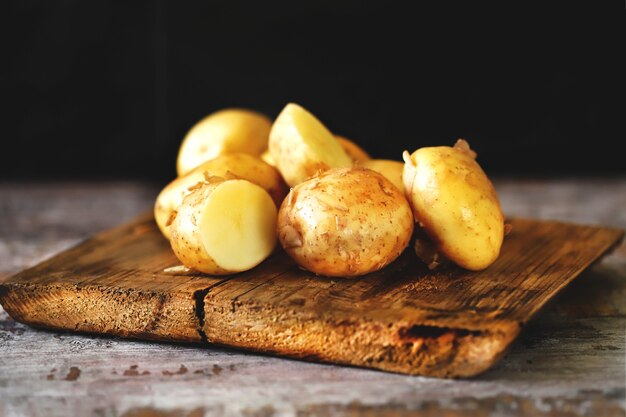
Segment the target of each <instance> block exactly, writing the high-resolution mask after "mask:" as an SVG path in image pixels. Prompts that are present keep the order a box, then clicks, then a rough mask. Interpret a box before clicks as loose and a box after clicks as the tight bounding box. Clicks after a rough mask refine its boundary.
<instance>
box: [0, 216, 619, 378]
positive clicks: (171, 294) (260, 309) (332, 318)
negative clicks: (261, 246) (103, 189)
mask: <svg viewBox="0 0 626 417" xmlns="http://www.w3.org/2000/svg"><path fill="white" fill-rule="evenodd" d="M511 223H512V225H513V232H512V233H511V234H510V235H509V236H507V238H506V240H505V243H504V246H503V248H502V253H501V256H500V258H499V259H498V260H497V261H496V263H495V264H494V265H492V266H491V267H490V268H488V269H487V270H485V271H482V272H469V271H464V270H461V269H459V268H456V267H454V266H452V265H448V266H443V267H441V268H439V269H437V270H436V271H429V270H428V269H427V268H425V267H424V266H423V265H422V264H421V263H420V262H419V261H417V260H416V259H415V257H414V256H413V255H412V254H411V253H410V251H407V252H406V253H405V254H404V255H403V256H402V257H401V258H400V259H398V260H397V261H396V262H394V263H393V264H392V265H390V266H389V267H387V268H385V269H384V270H382V271H380V272H378V273H374V274H370V275H368V276H365V277H362V278H360V279H351V280H343V279H337V278H333V279H331V278H323V277H316V276H314V275H312V274H310V273H307V272H305V271H302V270H301V269H299V268H298V267H297V265H295V264H294V263H293V262H292V261H291V260H290V259H289V258H288V257H286V256H285V255H284V254H283V253H282V252H280V251H278V252H277V253H276V254H275V255H273V256H272V257H271V258H270V259H268V260H267V261H266V262H264V263H263V264H262V265H260V266H259V267H257V268H255V269H253V270H251V271H248V272H244V273H241V274H237V275H233V276H228V277H210V276H206V275H202V274H194V273H177V272H172V271H171V270H170V272H167V271H168V268H171V267H173V266H176V265H177V264H178V262H177V260H176V258H175V257H174V255H173V254H172V252H171V250H170V248H169V244H168V242H167V241H166V240H165V239H164V238H163V237H162V236H161V235H160V233H159V232H158V230H157V228H156V226H155V225H154V224H153V220H152V218H151V216H144V217H141V218H140V219H138V220H136V221H134V222H132V223H130V224H127V225H124V226H120V227H118V228H115V229H113V230H110V231H107V232H103V233H100V234H98V235H96V236H94V237H93V238H91V239H89V240H87V241H85V242H83V243H81V244H79V245H78V246H76V247H74V248H72V249H69V250H67V251H64V252H62V253H60V254H59V255H57V256H55V257H53V258H52V259H50V260H48V261H45V262H43V263H41V264H39V265H37V266H35V267H33V268H30V269H28V270H25V271H23V272H21V273H18V274H17V275H15V276H13V277H11V278H9V279H8V280H6V281H5V282H2V283H0V302H1V303H2V305H3V307H4V308H5V309H6V311H7V312H8V313H9V314H10V315H11V316H12V317H13V318H15V319H16V320H18V321H21V322H23V323H27V324H30V325H33V326H39V327H46V328H54V329H67V330H73V331H81V332H92V333H104V334H111V335H118V336H123V337H134V338H140V339H152V340H166V341H180V342H203V341H208V342H211V343H215V344H221V345H227V346H233V347H237V348H242V349H246V350H252V351H259V352H265V353H271V354H277V355H282V356H289V357H296V358H302V359H307V360H313V361H322V362H332V363H341V364H350V365H356V366H365V367H371V368H377V369H382V370H388V371H394V372H401V373H407V374H420V375H429V376H441V377H459V376H471V375H475V374H477V373H480V372H482V371H484V370H486V369H488V368H489V367H490V366H491V365H493V364H494V363H495V362H496V361H497V360H498V359H499V358H500V357H502V355H503V354H504V353H505V352H506V350H507V348H508V347H509V346H510V345H511V343H512V342H513V340H514V339H515V338H516V336H517V335H518V334H519V332H520V330H521V327H522V326H523V325H524V324H525V323H526V322H528V320H529V319H530V318H531V317H532V316H533V315H534V314H535V313H536V312H537V311H538V310H539V309H540V308H541V307H542V306H543V305H544V304H545V303H546V302H547V301H548V300H549V299H550V298H552V297H553V296H554V295H555V294H556V293H557V292H558V291H559V290H560V289H562V288H563V287H565V286H566V285H567V284H568V283H569V282H570V281H571V280H572V279H574V278H575V277H576V276H577V275H578V274H579V273H580V272H582V270H584V269H585V268H586V267H588V266H589V265H590V264H591V263H592V262H594V261H595V260H596V259H598V258H599V257H601V256H602V255H603V254H605V253H606V252H607V251H608V250H609V249H611V247H613V246H614V245H615V244H616V243H617V242H618V241H619V240H620V239H621V237H622V236H623V232H622V231H620V230H617V229H610V228H603V227H590V226H580V225H574V224H566V223H559V222H554V221H539V220H523V219H514V220H512V221H511Z"/></svg>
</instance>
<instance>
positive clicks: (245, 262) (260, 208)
mask: <svg viewBox="0 0 626 417" xmlns="http://www.w3.org/2000/svg"><path fill="white" fill-rule="evenodd" d="M170 228H171V233H172V236H171V239H170V243H171V245H172V249H173V250H174V254H175V255H176V257H177V258H178V259H179V260H180V261H181V262H182V263H183V265H185V266H186V267H188V268H192V269H195V270H196V271H200V272H204V273H207V274H212V275H224V274H232V273H236V272H242V271H246V270H248V269H251V268H254V267H255V266H256V265H258V264H260V263H261V262H263V260H265V259H266V258H267V257H268V256H269V255H270V254H271V253H272V251H273V250H274V247H275V245H276V205H274V202H273V201H272V199H271V197H270V196H269V194H268V193H267V192H266V191H265V190H264V189H263V188H261V187H259V186H258V185H256V184H253V183H251V182H250V181H246V180H224V179H223V178H217V177H212V178H211V179H210V181H209V182H204V183H199V184H197V186H195V187H193V189H192V190H191V192H190V193H189V195H187V196H186V197H185V198H184V200H183V202H182V204H181V205H180V206H179V207H178V210H177V213H176V215H175V217H174V219H173V222H172V225H171V227H170Z"/></svg>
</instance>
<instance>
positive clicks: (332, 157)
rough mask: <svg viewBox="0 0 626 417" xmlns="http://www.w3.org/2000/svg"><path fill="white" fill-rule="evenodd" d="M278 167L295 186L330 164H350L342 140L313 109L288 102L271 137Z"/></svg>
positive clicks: (334, 166)
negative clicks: (318, 117)
mask: <svg viewBox="0 0 626 417" xmlns="http://www.w3.org/2000/svg"><path fill="white" fill-rule="evenodd" d="M269 151H270V155H271V157H272V159H273V160H274V162H275V163H276V168H278V170H279V171H280V173H281V174H282V175H283V178H285V181H286V182H287V184H289V186H290V187H293V186H295V185H297V184H299V183H301V182H302V181H304V180H306V179H308V178H310V177H312V176H313V175H315V174H317V173H319V172H322V171H326V170H328V169H330V168H342V167H351V166H352V160H351V159H350V157H349V156H348V154H347V153H346V151H344V150H343V148H342V147H341V145H340V143H339V141H338V140H337V139H335V137H334V136H333V134H332V133H330V132H329V131H328V129H327V128H326V127H325V126H324V125H323V124H322V123H321V122H320V121H319V120H317V119H316V118H315V116H313V115H312V114H311V113H309V112H308V111H306V110H305V109H303V108H302V107H300V106H298V105H297V104H293V103H289V104H287V106H285V108H284V109H283V111H282V112H281V113H280V114H279V115H278V117H277V118H276V121H274V125H273V126H272V130H271V132H270V139H269Z"/></svg>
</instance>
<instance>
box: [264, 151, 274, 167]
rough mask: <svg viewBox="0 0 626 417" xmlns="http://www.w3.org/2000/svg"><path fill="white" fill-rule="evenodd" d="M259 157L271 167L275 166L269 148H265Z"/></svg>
mask: <svg viewBox="0 0 626 417" xmlns="http://www.w3.org/2000/svg"><path fill="white" fill-rule="evenodd" d="M261 159H262V160H263V161H264V162H265V163H267V164H269V165H271V166H273V167H275V166H276V162H274V158H272V154H271V153H270V151H269V149H266V150H265V151H264V152H263V153H262V154H261Z"/></svg>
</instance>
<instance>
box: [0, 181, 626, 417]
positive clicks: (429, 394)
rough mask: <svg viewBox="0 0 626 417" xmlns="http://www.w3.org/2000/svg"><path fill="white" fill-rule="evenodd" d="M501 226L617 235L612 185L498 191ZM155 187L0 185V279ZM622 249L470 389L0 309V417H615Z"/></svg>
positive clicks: (622, 206) (620, 211) (625, 261)
mask: <svg viewBox="0 0 626 417" xmlns="http://www.w3.org/2000/svg"><path fill="white" fill-rule="evenodd" d="M496 188H497V189H498V192H499V194H500V197H501V199H502V203H503V206H504V210H505V213H506V214H508V215H515V216H524V217H536V218H546V219H557V220H564V221H572V222H580V223H587V224H602V225H608V226H616V227H620V228H626V178H619V179H593V180H592V179H572V180H524V181H519V180H516V181H512V180H499V181H496ZM157 192H158V188H157V187H155V186H151V185H148V184H141V183H130V182H118V183H92V184H87V183H4V184H0V279H2V277H7V276H9V275H10V274H12V273H14V272H17V271H18V270H20V269H22V268H25V267H28V266H31V265H33V264H35V263H37V262H39V261H40V260H42V259H44V258H46V257H48V256H50V255H52V254H54V253H56V252H58V251H60V250H63V249H65V248H67V247H69V246H71V245H73V244H75V243H77V242H78V241H80V240H81V239H84V238H86V237H87V236H89V235H91V234H93V233H94V232H96V231H99V230H103V229H106V228H108V227H111V226H114V225H116V224H119V223H120V222H124V221H127V220H130V219H131V218H133V217H134V216H136V215H137V214H139V213H142V212H144V211H146V210H147V209H150V208H151V206H152V202H153V199H154V197H155V196H156V193H157ZM625 342H626V245H624V244H622V245H621V246H620V247H618V249H617V250H616V251H615V252H614V253H613V254H612V255H610V256H608V257H606V258H605V259H604V260H603V261H602V262H600V263H598V264H597V265H595V266H594V267H593V268H592V269H590V270H588V271H587V272H585V273H584V274H583V275H582V276H581V277H579V278H578V279H576V281H574V283H573V284H572V285H571V286H570V287H568V288H567V289H566V290H564V291H563V292H562V293H561V294H560V296H559V297H557V300H556V301H555V302H553V303H552V304H551V305H549V306H548V307H547V308H546V309H545V310H544V311H543V312H541V313H540V314H539V315H538V317H537V319H536V320H535V321H534V322H533V323H531V325H529V326H528V328H527V329H525V331H524V332H523V335H522V336H521V337H520V338H519V340H518V342H517V343H516V344H515V346H514V347H513V348H512V350H511V351H510V352H509V354H508V355H507V356H506V357H505V358H504V359H503V360H502V361H501V362H500V363H499V364H498V365H496V366H495V367H494V368H493V369H492V370H490V371H488V372H487V373H485V374H483V375H481V376H480V377H478V378H474V379H471V380H442V379H431V378H423V377H411V376H404V375H396V374H391V373H384V372H378V371H371V370H365V369H358V368H349V367H340V366H332V365H320V364H312V363H306V362H299V361H294V360H288V359H281V358H273V357H268V356H259V355H251V354H246V353H241V352H237V351H233V350H227V349H221V348H213V347H205V346H193V345H174V344H159V343H149V342H138V341H128V340H122V339H117V338H108V337H99V336H88V335H77V334H72V333H58V332H49V331H42V330H35V329H32V328H29V327H27V326H24V325H21V324H19V323H16V322H14V321H13V320H12V319H11V318H10V317H9V316H8V315H7V314H6V313H5V312H4V311H3V310H2V308H0V417H4V416H22V415H27V416H30V415H33V416H70V415H84V416H89V415H93V416H127V417H129V416H153V415H154V416H172V417H174V416H176V417H184V416H189V417H191V416H194V417H197V416H203V415H207V416H212V415H225V416H230V415H243V416H267V417H269V416H302V417H304V416H330V415H340V416H347V415H349V416H352V415H383V416H400V415H416V416H417V415H419V416H439V415H442V416H461V415H472V416H479V417H480V416H508V415H512V416H521V415H533V416H560V415H564V416H604V415H607V416H624V415H625V409H626V407H625V404H624V398H625V384H626V383H625V379H626V375H625V374H626V370H625V366H626V365H625V357H626V348H625Z"/></svg>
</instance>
